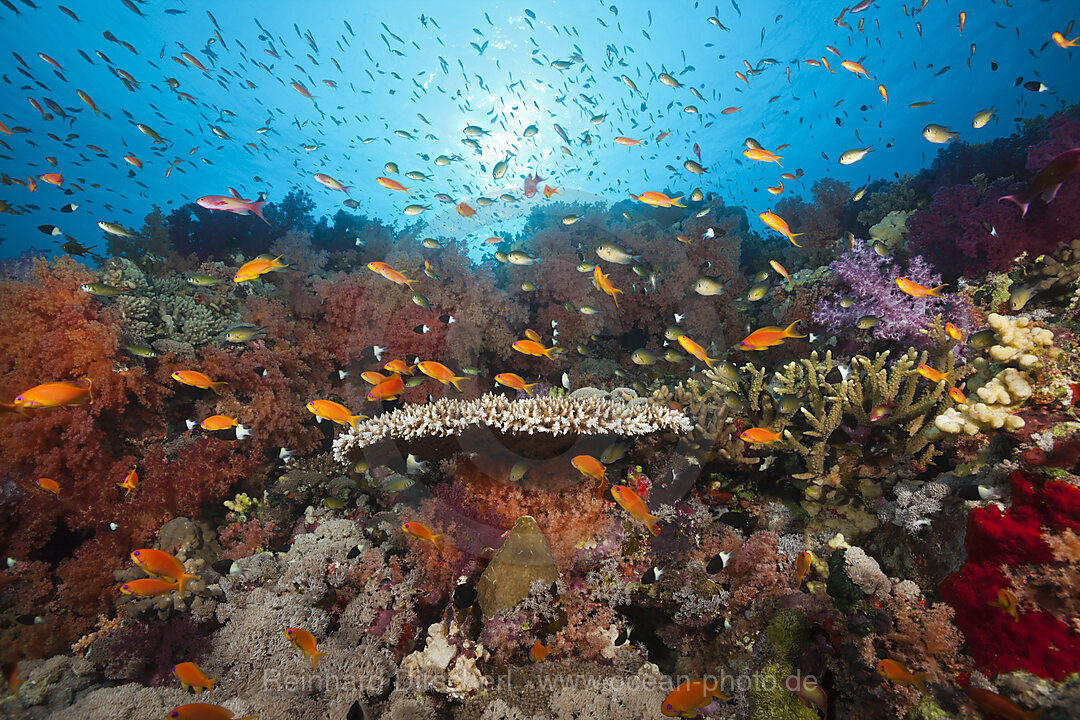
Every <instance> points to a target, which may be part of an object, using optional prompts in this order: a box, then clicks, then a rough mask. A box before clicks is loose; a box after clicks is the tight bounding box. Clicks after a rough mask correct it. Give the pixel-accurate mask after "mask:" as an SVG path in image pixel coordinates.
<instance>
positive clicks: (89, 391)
mask: <svg viewBox="0 0 1080 720" xmlns="http://www.w3.org/2000/svg"><path fill="white" fill-rule="evenodd" d="M93 390H94V382H93V381H92V380H91V379H90V376H89V375H87V376H86V392H87V394H88V395H89V396H90V402H88V403H87V405H93V404H94V392H93Z"/></svg>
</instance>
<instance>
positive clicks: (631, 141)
mask: <svg viewBox="0 0 1080 720" xmlns="http://www.w3.org/2000/svg"><path fill="white" fill-rule="evenodd" d="M614 142H615V144H616V145H626V146H627V147H629V146H631V145H640V144H641V141H640V140H634V139H632V138H628V137H623V136H622V135H620V136H619V137H617V138H615V139H614Z"/></svg>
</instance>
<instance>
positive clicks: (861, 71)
mask: <svg viewBox="0 0 1080 720" xmlns="http://www.w3.org/2000/svg"><path fill="white" fill-rule="evenodd" d="M840 67H842V68H844V69H845V70H847V71H849V72H853V73H855V75H856V76H858V75H862V76H863V77H865V78H866V79H867V80H869V79H870V75H869V74H868V73H867V72H866V68H864V67H863V66H862V65H860V64H859V63H857V62H855V61H854V60H844V61H843V62H842V63H840Z"/></svg>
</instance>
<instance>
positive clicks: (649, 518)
mask: <svg viewBox="0 0 1080 720" xmlns="http://www.w3.org/2000/svg"><path fill="white" fill-rule="evenodd" d="M611 496H612V497H613V498H615V502H617V503H619V505H620V506H622V509H623V510H625V511H626V512H628V513H630V516H631V517H633V518H634V519H635V520H637V521H639V522H642V523H645V527H647V528H649V532H650V533H652V534H653V537H655V536H657V535H659V534H660V525H659V524H658V523H659V520H660V518H658V517H656V516H655V515H652V514H651V513H649V507H648V506H647V505H646V504H645V501H644V500H642V499H641V496H640V495H638V494H637V493H636V492H634V489H633V488H631V487H627V486H626V485H612V486H611Z"/></svg>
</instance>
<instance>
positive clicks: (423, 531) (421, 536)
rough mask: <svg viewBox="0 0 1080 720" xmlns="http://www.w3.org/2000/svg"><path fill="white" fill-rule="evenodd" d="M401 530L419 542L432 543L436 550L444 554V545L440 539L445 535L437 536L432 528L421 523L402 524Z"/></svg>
mask: <svg viewBox="0 0 1080 720" xmlns="http://www.w3.org/2000/svg"><path fill="white" fill-rule="evenodd" d="M401 529H402V530H404V531H405V532H407V533H408V534H410V535H412V536H413V537H414V538H416V539H417V540H424V541H426V542H429V543H431V544H432V545H434V546H435V549H436V550H438V551H439V552H442V543H441V542H439V538H441V537H442V536H443V535H444V534H445V533H439V534H438V535H436V534H434V533H433V532H431V528H429V527H428V526H427V525H425V524H424V523H420V522H407V523H402V525H401Z"/></svg>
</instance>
